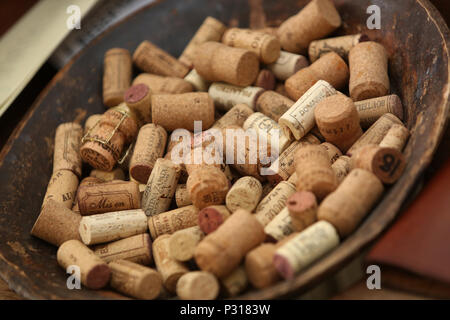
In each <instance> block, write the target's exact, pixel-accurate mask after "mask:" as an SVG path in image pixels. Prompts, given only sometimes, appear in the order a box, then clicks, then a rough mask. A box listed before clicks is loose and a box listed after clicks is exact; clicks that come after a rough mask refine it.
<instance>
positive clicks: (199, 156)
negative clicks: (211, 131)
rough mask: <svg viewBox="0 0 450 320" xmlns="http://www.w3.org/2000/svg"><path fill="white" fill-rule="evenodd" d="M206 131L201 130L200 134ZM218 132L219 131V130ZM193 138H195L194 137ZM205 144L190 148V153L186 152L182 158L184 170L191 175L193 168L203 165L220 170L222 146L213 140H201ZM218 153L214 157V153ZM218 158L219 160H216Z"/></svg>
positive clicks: (203, 166)
mask: <svg viewBox="0 0 450 320" xmlns="http://www.w3.org/2000/svg"><path fill="white" fill-rule="evenodd" d="M206 132H207V131H203V132H202V134H204V133H206ZM219 133H220V131H219ZM194 139H195V138H194ZM203 143H205V144H206V145H204V146H203V147H202V146H198V147H194V148H192V150H191V152H190V154H188V155H187V156H186V157H185V158H184V160H183V161H184V166H185V168H186V172H187V173H188V174H189V175H191V174H192V173H193V172H194V171H195V170H197V169H199V168H205V167H215V168H217V169H219V170H221V171H223V170H222V167H223V166H222V150H221V148H222V146H221V145H216V144H215V142H211V143H209V141H208V142H203ZM206 147H208V150H210V151H211V152H208V150H206ZM216 152H217V153H218V156H219V158H218V159H216V158H215V157H213V156H215V154H216ZM216 160H219V161H216Z"/></svg>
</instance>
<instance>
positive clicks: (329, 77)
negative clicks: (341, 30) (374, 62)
mask: <svg viewBox="0 0 450 320" xmlns="http://www.w3.org/2000/svg"><path fill="white" fill-rule="evenodd" d="M348 77H349V70H348V66H347V64H346V63H345V61H344V60H343V59H342V58H341V57H340V56H339V55H338V54H337V53H334V52H330V53H327V54H325V55H324V56H322V57H321V58H320V59H319V60H317V61H316V62H314V63H313V64H311V65H310V66H309V67H307V68H303V69H301V70H299V71H297V72H296V73H295V74H294V75H292V76H291V77H289V78H288V79H287V80H286V82H285V86H286V91H287V93H288V95H289V97H291V99H292V100H298V99H300V97H301V96H303V95H304V94H305V93H306V92H307V91H308V89H309V88H311V87H312V86H313V85H314V84H315V83H316V82H317V81H319V80H324V81H327V82H328V83H329V84H331V85H332V86H333V87H334V88H336V89H338V90H339V89H342V88H344V87H345V86H346V84H347V83H348Z"/></svg>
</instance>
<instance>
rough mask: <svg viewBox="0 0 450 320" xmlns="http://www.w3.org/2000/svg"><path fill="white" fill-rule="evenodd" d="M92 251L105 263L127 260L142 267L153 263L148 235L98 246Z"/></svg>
mask: <svg viewBox="0 0 450 320" xmlns="http://www.w3.org/2000/svg"><path fill="white" fill-rule="evenodd" d="M92 250H93V251H94V253H95V254H96V255H97V256H99V257H100V258H102V260H103V261H105V262H111V261H117V260H127V261H131V262H134V263H139V264H142V265H149V264H151V263H152V262H153V259H152V241H151V239H150V236H149V235H148V233H143V234H138V235H135V236H132V237H129V238H125V239H121V240H117V241H114V242H110V243H107V244H101V245H97V246H95V247H93V248H92Z"/></svg>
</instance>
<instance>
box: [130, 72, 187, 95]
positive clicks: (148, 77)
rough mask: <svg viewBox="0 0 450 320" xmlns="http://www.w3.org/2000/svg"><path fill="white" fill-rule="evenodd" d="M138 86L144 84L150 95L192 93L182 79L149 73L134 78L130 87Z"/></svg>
mask: <svg viewBox="0 0 450 320" xmlns="http://www.w3.org/2000/svg"><path fill="white" fill-rule="evenodd" d="M138 84H145V85H146V86H147V87H149V88H150V90H151V93H152V94H176V93H186V92H192V91H194V88H193V87H192V85H191V84H190V83H189V82H187V81H185V80H183V79H180V78H177V77H165V76H158V75H156V74H150V73H141V74H140V75H138V76H137V77H136V78H134V80H133V82H132V83H131V85H133V86H135V85H138Z"/></svg>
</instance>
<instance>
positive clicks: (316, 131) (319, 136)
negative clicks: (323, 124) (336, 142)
mask: <svg viewBox="0 0 450 320" xmlns="http://www.w3.org/2000/svg"><path fill="white" fill-rule="evenodd" d="M309 133H311V134H312V135H314V136H316V138H317V139H319V140H320V142H325V138H324V137H323V135H322V134H321V133H320V130H319V128H318V127H317V125H316V126H314V127H313V128H312V129H311V131H310V132H309Z"/></svg>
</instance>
